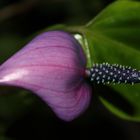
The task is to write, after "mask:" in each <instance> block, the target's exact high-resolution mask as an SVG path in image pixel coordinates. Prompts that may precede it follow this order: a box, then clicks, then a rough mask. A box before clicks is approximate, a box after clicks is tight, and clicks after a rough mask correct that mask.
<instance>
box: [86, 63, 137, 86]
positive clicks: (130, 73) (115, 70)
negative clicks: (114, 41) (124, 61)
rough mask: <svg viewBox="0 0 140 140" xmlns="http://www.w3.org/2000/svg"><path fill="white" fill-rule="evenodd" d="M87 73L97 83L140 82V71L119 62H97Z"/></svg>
mask: <svg viewBox="0 0 140 140" xmlns="http://www.w3.org/2000/svg"><path fill="white" fill-rule="evenodd" d="M86 73H87V75H88V77H89V78H90V81H92V82H93V83H96V84H110V83H113V84H121V83H125V84H127V83H128V84H132V85H133V84H135V83H140V71H138V70H136V69H132V68H131V67H127V66H122V65H118V64H112V65H111V64H108V63H103V64H95V65H94V66H93V67H92V68H90V69H88V70H87V71H86Z"/></svg>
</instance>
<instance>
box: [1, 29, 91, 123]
mask: <svg viewBox="0 0 140 140" xmlns="http://www.w3.org/2000/svg"><path fill="white" fill-rule="evenodd" d="M85 67H86V58H85V55H84V53H83V50H82V48H81V46H80V45H79V43H78V42H77V41H76V40H75V39H74V38H73V36H72V35H70V34H68V33H65V32H62V31H49V32H45V33H43V34H41V35H39V36H37V37H36V38H35V39H33V40H32V41H31V42H30V43H29V44H27V45H26V46H25V47H24V48H22V49H21V50H20V51H18V52H17V53H16V54H15V55H13V56H12V57H11V58H9V59H8V60H7V61H6V62H5V63H4V64H2V65H1V66H0V84H1V85H12V86H19V87H23V88H25V89H28V90H31V91H33V92H34V93H36V94H37V95H38V96H39V97H41V98H42V100H44V101H45V102H46V103H47V104H48V105H49V106H50V107H51V108H52V109H53V111H54V112H55V113H56V114H57V116H58V117H59V118H61V119H63V120H66V121H70V120H73V119H74V118H76V117H78V116H79V115H80V114H81V113H82V112H83V111H85V109H86V108H87V107H88V105H89V102H90V98H91V88H90V86H89V85H88V84H87V83H86V81H85Z"/></svg>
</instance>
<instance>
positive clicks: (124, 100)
mask: <svg viewBox="0 0 140 140" xmlns="http://www.w3.org/2000/svg"><path fill="white" fill-rule="evenodd" d="M52 29H60V30H65V31H68V32H71V33H73V35H74V36H75V38H76V39H77V40H78V41H79V42H80V43H81V45H82V47H83V48H84V51H85V53H86V56H87V61H88V63H87V67H91V66H92V64H93V63H96V62H97V63H103V62H109V63H118V64H123V65H129V66H132V67H134V68H137V69H140V63H139V60H140V2H136V1H116V2H114V3H113V4H111V5H109V6H108V7H107V8H105V9H104V10H103V11H102V12H101V13H100V14H99V15H97V16H96V17H95V18H94V19H93V20H92V21H91V22H89V23H88V24H87V25H85V26H75V27H66V26H64V25H57V26H53V27H51V28H50V30H52ZM110 89H111V90H110ZM100 92H102V94H100ZM100 92H98V97H99V99H100V101H101V102H102V103H103V104H104V105H105V106H106V108H108V109H109V110H110V111H111V112H113V113H114V114H116V115H117V116H119V117H121V118H123V119H127V120H133V121H140V85H139V84H137V85H135V86H131V85H116V86H113V85H112V86H110V87H109V90H108V89H104V88H101V87H100ZM110 95H111V96H110ZM116 100H117V101H116Z"/></svg>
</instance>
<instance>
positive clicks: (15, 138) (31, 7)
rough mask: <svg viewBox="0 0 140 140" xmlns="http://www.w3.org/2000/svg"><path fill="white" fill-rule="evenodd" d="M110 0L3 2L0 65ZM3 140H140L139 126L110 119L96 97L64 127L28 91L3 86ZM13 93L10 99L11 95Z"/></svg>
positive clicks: (0, 113)
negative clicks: (37, 37)
mask: <svg viewBox="0 0 140 140" xmlns="http://www.w3.org/2000/svg"><path fill="white" fill-rule="evenodd" d="M111 2H112V0H0V63H2V62H3V61H4V60H6V59H7V58H8V57H9V56H11V55H12V54H13V53H14V52H16V51H17V50H18V49H20V48H21V47H23V45H24V44H26V43H27V42H28V40H29V38H30V36H32V35H33V34H34V33H36V32H38V31H40V30H43V29H45V28H47V27H49V26H52V25H54V24H59V23H64V24H68V25H73V24H74V25H75V24H78V25H79V24H85V23H86V22H88V21H89V20H90V19H92V18H93V17H94V16H96V15H97V14H98V13H99V12H100V11H101V10H102V9H103V8H105V7H106V6H107V5H108V4H109V3H111ZM0 91H1V96H0V140H32V139H33V140H47V139H71V140H72V139H85V140H88V139H89V140H90V139H91V140H92V139H94V140H96V139H101V138H102V139H112V140H118V139H124V140H140V123H136V122H129V121H125V120H122V119H120V118H117V117H115V116H114V115H112V114H111V113H110V112H109V111H108V110H106V109H105V107H104V106H103V105H102V104H101V103H100V102H99V100H98V98H97V97H96V92H95V93H93V99H92V103H91V105H90V107H89V108H88V110H87V111H86V112H85V113H84V114H83V115H82V116H80V117H79V118H77V119H76V120H74V121H72V122H69V123H66V122H63V121H61V120H60V119H58V118H57V117H56V116H55V115H54V113H53V112H52V111H51V110H50V109H49V108H48V107H46V104H45V103H43V102H42V101H41V100H40V99H39V98H38V97H36V96H34V95H33V94H31V93H30V92H29V91H25V90H23V89H17V88H12V87H0ZM7 93H9V94H7Z"/></svg>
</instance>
